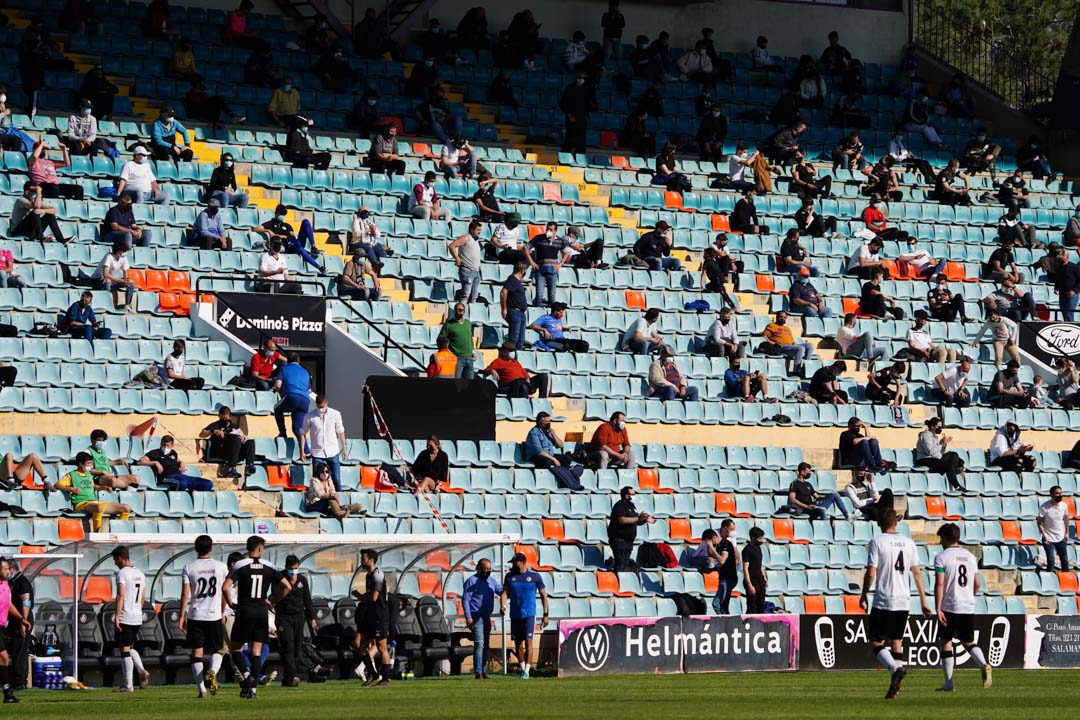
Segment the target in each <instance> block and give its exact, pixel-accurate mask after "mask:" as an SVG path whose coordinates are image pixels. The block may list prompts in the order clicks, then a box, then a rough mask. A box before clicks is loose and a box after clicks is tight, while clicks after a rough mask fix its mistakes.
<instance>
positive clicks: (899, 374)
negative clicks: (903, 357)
mask: <svg viewBox="0 0 1080 720" xmlns="http://www.w3.org/2000/svg"><path fill="white" fill-rule="evenodd" d="M906 374H907V368H905V367H904V363H902V362H895V363H893V364H892V367H887V368H884V369H883V370H878V371H877V372H871V373H870V375H869V376H867V378H866V399H867V400H869V401H870V402H872V403H874V404H875V405H891V406H893V407H898V406H900V405H903V404H904V399H905V398H906V397H907V386H906V385H904V382H903V378H904V376H905V375H906Z"/></svg>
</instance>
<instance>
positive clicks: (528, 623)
mask: <svg viewBox="0 0 1080 720" xmlns="http://www.w3.org/2000/svg"><path fill="white" fill-rule="evenodd" d="M526 12H529V11H526ZM529 14H530V16H531V14H532V13H529ZM537 592H539V593H540V601H541V602H542V603H543V606H544V614H543V616H542V617H541V618H540V630H541V632H542V631H543V629H544V628H545V627H546V626H547V624H548V597H547V590H546V589H545V588H544V578H543V577H542V576H541V575H540V573H538V572H536V571H534V570H530V569H529V565H528V560H527V559H526V558H525V555H524V554H523V553H515V554H514V557H512V558H510V572H508V573H507V574H506V577H505V578H503V592H502V595H501V596H500V598H499V602H500V604H502V605H504V604H505V603H506V602H507V599H509V602H510V639H511V640H512V641H513V642H514V650H515V653H516V654H517V658H518V663H520V665H521V678H522V679H523V680H528V679H529V665H530V663H531V662H532V654H533V640H532V639H533V633H534V632H535V629H536V593H537Z"/></svg>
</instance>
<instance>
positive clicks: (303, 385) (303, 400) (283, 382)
mask: <svg viewBox="0 0 1080 720" xmlns="http://www.w3.org/2000/svg"><path fill="white" fill-rule="evenodd" d="M274 389H275V390H277V393H278V396H279V397H280V398H281V399H280V400H278V403H277V405H275V406H274V419H275V420H276V421H277V429H278V434H277V436H278V437H280V438H284V437H288V436H287V435H286V434H285V415H286V414H288V415H290V416H291V418H292V434H293V437H295V438H296V442H297V443H298V444H300V445H301V446H303V444H304V442H305V440H304V420H305V419H306V418H307V414H308V409H309V408H310V407H311V375H310V374H309V373H308V371H307V370H306V369H305V368H304V366H303V365H301V364H300V355H298V354H297V353H289V361H288V362H287V363H286V364H285V365H284V366H282V368H281V369H280V370H279V371H278V377H277V380H276V381H274ZM300 452H301V457H304V452H305V451H304V449H303V447H301V449H300Z"/></svg>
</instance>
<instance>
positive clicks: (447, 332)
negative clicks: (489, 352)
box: [439, 302, 476, 380]
mask: <svg viewBox="0 0 1080 720" xmlns="http://www.w3.org/2000/svg"><path fill="white" fill-rule="evenodd" d="M439 338H440V339H441V338H445V339H446V340H448V341H449V343H448V349H449V350H450V352H452V353H453V354H454V356H455V357H457V365H456V368H455V371H454V377H456V378H461V379H462V380H472V379H473V377H474V376H475V369H474V368H475V363H476V344H475V341H474V340H473V325H472V322H471V321H470V320H469V319H468V318H467V317H465V305H464V304H463V303H461V302H457V303H454V312H453V314H452V315H450V316H449V317H447V318H446V322H445V323H443V326H442V330H440V331H439Z"/></svg>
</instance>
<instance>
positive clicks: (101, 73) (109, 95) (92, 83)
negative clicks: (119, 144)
mask: <svg viewBox="0 0 1080 720" xmlns="http://www.w3.org/2000/svg"><path fill="white" fill-rule="evenodd" d="M119 92H120V89H119V88H118V87H116V86H115V85H113V84H112V83H111V82H109V78H108V77H106V76H105V70H104V69H103V68H102V66H101V64H100V63H99V64H97V65H94V66H93V67H92V68H90V70H89V71H88V72H87V73H86V75H84V76H83V81H82V84H81V85H80V86H79V92H78V93H76V95H77V96H78V97H81V98H86V99H87V100H89V101H90V104H91V105H92V106H93V107H94V108H95V109H97V113H98V114H97V117H98V119H99V120H108V119H109V118H110V117H111V116H112V114H113V106H114V105H115V103H116V95H117V93H119Z"/></svg>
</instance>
